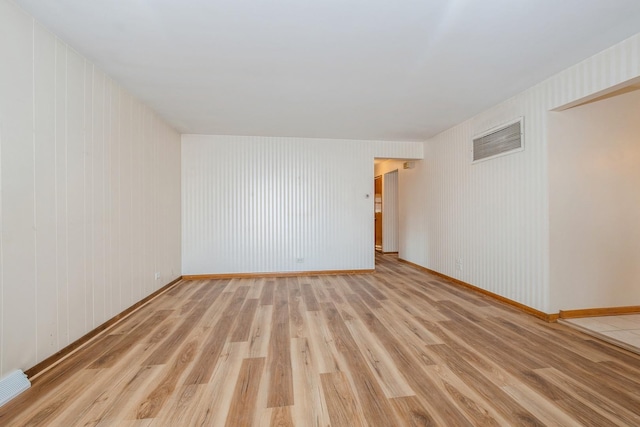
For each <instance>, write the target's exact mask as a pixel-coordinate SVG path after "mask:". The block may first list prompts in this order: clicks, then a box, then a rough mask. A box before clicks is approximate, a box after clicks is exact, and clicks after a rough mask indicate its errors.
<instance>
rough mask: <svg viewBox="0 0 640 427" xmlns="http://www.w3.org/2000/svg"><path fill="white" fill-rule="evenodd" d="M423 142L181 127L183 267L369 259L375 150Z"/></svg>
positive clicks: (274, 268)
mask: <svg viewBox="0 0 640 427" xmlns="http://www.w3.org/2000/svg"><path fill="white" fill-rule="evenodd" d="M421 156H422V144H420V143H395V142H388V143H385V142H375V141H374V142H369V141H341V140H320V139H300V138H267V137H234V136H206V135H183V136H182V174H183V175H182V209H183V212H182V215H183V225H182V249H183V252H182V255H183V258H182V260H183V264H182V265H183V270H182V272H183V274H214V273H240V272H279V271H316V270H348V269H371V268H373V262H374V261H373V256H374V252H373V249H374V245H373V219H372V218H373V159H374V157H403V158H404V157H408V158H421Z"/></svg>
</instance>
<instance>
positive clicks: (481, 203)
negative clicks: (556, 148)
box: [400, 34, 640, 312]
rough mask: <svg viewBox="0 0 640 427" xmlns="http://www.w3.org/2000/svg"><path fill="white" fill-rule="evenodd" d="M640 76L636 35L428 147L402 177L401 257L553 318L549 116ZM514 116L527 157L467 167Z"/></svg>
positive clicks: (523, 154)
mask: <svg viewBox="0 0 640 427" xmlns="http://www.w3.org/2000/svg"><path fill="white" fill-rule="evenodd" d="M638 76H640V34H639V35H636V36H634V37H632V38H630V39H628V40H626V41H624V42H622V43H619V44H617V45H615V46H613V47H611V48H609V49H607V50H606V51H604V52H601V53H599V54H597V55H595V56H594V57H592V58H589V59H587V60H585V61H583V62H581V63H579V64H577V65H575V66H573V67H571V68H569V69H567V70H565V71H563V72H561V73H559V74H558V75H556V76H553V77H552V78H550V79H548V80H546V81H544V82H542V83H540V84H538V85H536V86H534V87H532V88H531V89H529V90H527V91H525V92H523V93H521V94H520V95H517V96H515V97H514V98H512V99H509V100H507V101H505V102H503V103H501V104H499V105H497V106H495V107H493V108H491V109H489V110H487V111H485V112H483V113H481V114H479V115H477V116H476V117H474V118H472V119H470V120H468V121H466V122H464V123H462V124H460V125H458V126H456V127H454V128H452V129H449V130H447V131H445V132H443V133H442V134H440V135H437V136H436V137H434V138H432V139H430V140H429V141H427V142H426V143H425V149H424V158H425V160H424V161H423V162H417V164H416V168H415V169H413V170H410V171H407V172H408V173H406V174H403V175H402V177H401V195H400V204H401V220H400V224H401V226H400V227H401V228H400V256H401V257H403V258H406V259H408V260H409V261H412V262H415V263H418V264H420V265H423V266H425V267H428V268H430V269H433V270H436V271H438V272H441V273H444V274H446V275H449V276H452V277H455V278H457V279H460V280H463V281H465V282H468V283H471V284H473V285H475V286H478V287H481V288H483V289H486V290H488V291H491V292H494V293H497V294H499V295H502V296H504V297H507V298H510V299H512V300H515V301H518V302H520V303H523V304H526V305H528V306H531V307H534V308H536V309H539V310H542V311H546V312H557V310H558V309H560V308H562V307H558V306H557V304H555V302H554V301H552V299H551V298H550V295H552V292H551V290H550V283H549V207H548V188H547V187H548V175H547V164H548V161H547V144H548V141H547V120H548V112H549V111H550V110H552V109H555V108H558V107H561V106H562V105H564V104H568V103H571V102H573V101H575V100H577V99H580V98H584V97H587V96H590V95H592V94H594V93H597V92H599V91H603V90H606V89H607V88H611V87H614V86H616V85H619V84H621V83H623V82H625V81H627V80H631V79H634V78H637V77H638ZM518 117H524V123H525V125H524V139H525V149H524V151H522V152H519V153H515V154H511V155H506V156H504V157H500V158H496V159H493V160H489V161H486V162H480V163H477V164H473V165H472V164H471V140H472V138H473V136H474V135H477V134H479V133H482V132H483V131H486V130H488V129H491V128H493V127H495V126H498V125H500V124H503V123H507V122H508V121H510V120H513V119H516V118H518ZM456 261H459V262H458V263H457V262H456ZM560 285H561V284H560Z"/></svg>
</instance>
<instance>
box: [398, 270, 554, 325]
mask: <svg viewBox="0 0 640 427" xmlns="http://www.w3.org/2000/svg"><path fill="white" fill-rule="evenodd" d="M398 261H400V262H403V263H405V264H408V265H410V266H412V267H414V268H417V269H418V270H422V271H425V272H427V273H430V274H433V275H434V276H438V277H441V278H443V279H446V280H447V281H449V282H452V283H455V284H456V285H460V286H462V287H464V288H467V289H470V290H472V291H475V292H478V293H481V294H483V295H486V296H488V297H490V298H493V299H495V300H498V301H500V302H502V303H505V304H508V305H510V306H512V307H514V308H517V309H518V310H520V311H523V312H525V313H527V314H530V315H532V316H535V317H537V318H538V319H542V320H544V321H545V322H550V323H551V322H555V321H557V320H558V314H555V313H554V314H549V313H545V312H542V311H540V310H536V309H535V308H533V307H529V306H528V305H524V304H522V303H519V302H517V301H514V300H512V299H509V298H506V297H503V296H502V295H498V294H494V293H493V292H490V291H487V290H486V289H482V288H479V287H477V286H474V285H472V284H469V283H467V282H463V281H462V280H458V279H455V278H453V277H450V276H447V275H446V274H442V273H440V272H437V271H435V270H431V269H429V268H426V267H423V266H421V265H418V264H415V263H413V262H411V261H407V260H404V259H402V258H398Z"/></svg>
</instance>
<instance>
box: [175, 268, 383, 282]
mask: <svg viewBox="0 0 640 427" xmlns="http://www.w3.org/2000/svg"><path fill="white" fill-rule="evenodd" d="M373 272H375V270H320V271H283V272H273V273H222V274H185V275H184V276H182V278H183V279H184V280H203V279H208V280H215V279H255V278H261V277H294V276H335V275H340V274H369V273H373Z"/></svg>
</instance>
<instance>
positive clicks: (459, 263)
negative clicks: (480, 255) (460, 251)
mask: <svg viewBox="0 0 640 427" xmlns="http://www.w3.org/2000/svg"><path fill="white" fill-rule="evenodd" d="M456 270H458V271H462V258H458V259H456Z"/></svg>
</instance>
